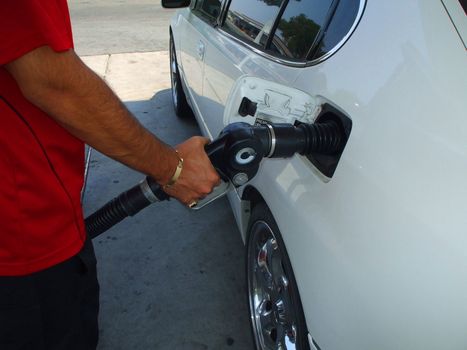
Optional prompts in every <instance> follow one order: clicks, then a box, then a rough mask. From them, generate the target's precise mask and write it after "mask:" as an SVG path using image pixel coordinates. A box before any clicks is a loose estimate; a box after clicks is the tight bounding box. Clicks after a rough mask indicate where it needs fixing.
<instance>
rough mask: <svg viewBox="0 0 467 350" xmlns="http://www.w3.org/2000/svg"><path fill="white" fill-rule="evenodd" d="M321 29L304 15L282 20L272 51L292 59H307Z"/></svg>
mask: <svg viewBox="0 0 467 350" xmlns="http://www.w3.org/2000/svg"><path fill="white" fill-rule="evenodd" d="M320 28H321V27H320V26H319V25H318V24H316V23H315V22H314V21H313V20H311V19H309V18H307V16H306V15H305V14H304V13H301V14H299V15H298V16H294V17H290V19H289V20H285V19H281V20H280V22H279V26H278V28H277V30H276V33H275V35H274V39H273V42H272V43H273V46H272V47H271V49H272V50H273V51H276V50H277V51H279V53H280V54H282V55H284V56H287V57H290V58H294V59H302V58H305V56H306V54H307V52H308V50H309V49H310V47H311V45H312V44H313V41H314V40H315V37H316V35H317V34H318V32H319V30H320Z"/></svg>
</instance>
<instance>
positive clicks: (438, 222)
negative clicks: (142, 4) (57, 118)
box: [162, 0, 467, 350]
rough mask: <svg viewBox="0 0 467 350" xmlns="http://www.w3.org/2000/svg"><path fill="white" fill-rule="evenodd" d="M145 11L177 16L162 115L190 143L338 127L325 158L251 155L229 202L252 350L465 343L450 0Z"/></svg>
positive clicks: (460, 98) (459, 69) (464, 152)
mask: <svg viewBox="0 0 467 350" xmlns="http://www.w3.org/2000/svg"><path fill="white" fill-rule="evenodd" d="M162 3H163V5H164V6H165V7H172V8H173V7H183V6H185V8H183V9H180V10H179V11H178V12H177V13H176V15H175V16H174V17H173V19H172V21H171V24H170V53H171V69H172V82H173V86H172V92H173V100H174V105H175V109H176V112H177V114H178V115H179V116H184V115H186V114H187V111H188V110H189V109H190V108H191V109H192V110H193V112H194V115H195V116H196V119H197V120H198V122H199V125H200V127H201V130H202V132H203V133H204V134H205V135H206V136H208V137H210V138H215V137H216V136H217V135H218V133H219V132H220V131H221V130H222V129H223V127H224V126H226V125H227V124H229V123H232V122H236V121H245V122H248V123H251V124H253V123H258V122H261V123H276V122H281V123H292V124H293V123H296V122H302V123H313V122H319V121H320V120H323V119H333V120H336V121H337V122H339V123H341V125H342V126H344V127H345V130H346V137H347V138H348V139H347V144H346V146H345V148H344V150H343V152H342V153H341V154H337V155H332V156H329V155H327V156H326V155H320V154H312V155H311V156H308V157H305V156H300V155H296V156H294V157H293V158H290V159H270V160H265V161H263V163H262V165H261V168H260V170H259V172H258V174H257V176H256V177H255V178H254V179H253V180H252V181H251V182H249V183H248V184H247V185H245V186H241V187H240V188H238V189H237V190H236V191H233V192H232V193H230V194H229V199H230V203H231V206H232V209H233V212H234V214H235V218H236V220H237V223H238V227H239V229H240V232H241V234H242V236H243V239H244V241H245V243H246V250H247V252H246V257H247V264H246V266H247V279H248V283H247V285H248V291H247V292H248V300H249V306H250V313H251V321H252V329H253V335H254V339H255V343H256V347H257V349H278V350H279V349H288V350H290V349H300V350H303V349H321V350H344V349H345V350H349V349H355V350H356V349H359V350H384V349H388V350H389V349H390V350H402V349H406V350H418V349H419V350H428V349H437V350H438V349H443V350H448V349H456V350H461V349H463V350H465V349H467V52H466V45H467V17H466V14H465V10H466V4H465V1H462V2H459V0H410V1H402V0H392V1H384V0H373V1H371V0H340V1H337V0H230V1H226V0H198V1H191V2H190V1H186V0H185V1H183V0H162ZM187 6H188V7H187ZM243 97H247V98H248V99H250V100H251V101H253V102H255V103H257V112H256V114H255V116H254V117H253V116H247V117H241V116H240V115H239V112H238V109H239V104H240V101H241V100H242V98H243Z"/></svg>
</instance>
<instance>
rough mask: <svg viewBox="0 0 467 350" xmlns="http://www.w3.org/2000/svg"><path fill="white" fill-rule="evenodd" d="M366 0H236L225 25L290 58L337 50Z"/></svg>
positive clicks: (301, 58)
mask: <svg viewBox="0 0 467 350" xmlns="http://www.w3.org/2000/svg"><path fill="white" fill-rule="evenodd" d="M364 4H365V0H232V1H231V3H230V6H229V8H228V10H227V15H226V16H225V20H224V24H223V26H222V28H223V29H224V30H225V31H227V32H229V33H230V34H233V35H234V36H236V37H237V38H239V39H241V40H243V41H245V42H247V43H248V44H250V45H251V44H252V45H253V46H257V48H259V49H261V50H263V51H265V52H267V53H268V54H270V55H273V56H277V57H279V58H284V59H286V60H287V61H297V62H299V63H300V62H307V61H314V60H317V59H319V58H321V57H323V56H325V55H327V54H329V55H330V54H332V53H333V52H335V51H336V50H337V49H338V48H339V47H340V46H341V45H342V44H343V43H344V42H345V40H346V39H347V38H348V37H349V35H350V32H351V30H353V29H354V28H355V26H356V23H357V20H358V19H359V18H357V17H359V16H361V14H362V12H363V8H364Z"/></svg>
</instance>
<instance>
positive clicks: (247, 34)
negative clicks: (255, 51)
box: [224, 0, 283, 47]
mask: <svg viewBox="0 0 467 350" xmlns="http://www.w3.org/2000/svg"><path fill="white" fill-rule="evenodd" d="M282 2H283V0H233V1H232V2H231V4H230V8H229V11H228V12H227V17H226V20H225V24H224V27H225V29H226V30H227V31H229V32H230V33H232V34H234V35H236V36H239V37H240V38H242V39H246V40H248V41H250V42H253V43H255V44H256V45H258V46H261V47H264V46H265V45H266V43H267V40H268V37H269V34H270V32H271V30H272V28H273V25H274V20H275V19H276V17H277V15H278V13H279V9H280V6H281V4H282Z"/></svg>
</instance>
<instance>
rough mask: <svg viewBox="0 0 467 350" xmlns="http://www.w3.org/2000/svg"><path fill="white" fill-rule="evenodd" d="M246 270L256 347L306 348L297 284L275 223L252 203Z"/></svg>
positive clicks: (276, 349) (267, 349)
mask: <svg viewBox="0 0 467 350" xmlns="http://www.w3.org/2000/svg"><path fill="white" fill-rule="evenodd" d="M246 269H247V271H246V274H247V282H248V286H247V288H248V302H249V307H250V318H251V325H252V329H253V337H254V339H255V342H256V348H257V349H258V350H309V349H310V347H309V344H308V331H307V328H306V324H305V317H304V315H303V310H302V306H301V302H300V297H299V294H298V289H297V285H296V282H295V278H294V275H293V271H292V266H291V264H290V260H289V257H288V255H287V251H286V250H285V246H284V242H283V241H282V237H281V234H280V232H279V229H278V227H277V224H276V222H275V220H274V218H273V216H272V214H271V212H270V210H269V208H268V207H267V206H266V205H265V204H264V203H261V204H258V205H257V206H255V208H254V209H253V212H252V216H251V219H250V224H249V229H248V239H247V263H246Z"/></svg>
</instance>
